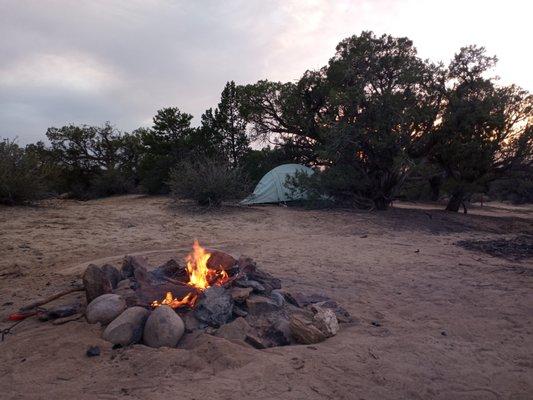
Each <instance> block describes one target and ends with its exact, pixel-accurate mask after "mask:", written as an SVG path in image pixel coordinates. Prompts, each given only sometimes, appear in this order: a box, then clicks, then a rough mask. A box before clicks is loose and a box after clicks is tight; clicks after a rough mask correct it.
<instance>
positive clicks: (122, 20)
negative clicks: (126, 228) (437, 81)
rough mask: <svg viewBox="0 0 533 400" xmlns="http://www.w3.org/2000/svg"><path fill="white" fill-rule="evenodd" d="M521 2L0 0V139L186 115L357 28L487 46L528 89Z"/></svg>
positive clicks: (427, 43) (307, 60)
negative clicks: (228, 87) (173, 110)
mask: <svg viewBox="0 0 533 400" xmlns="http://www.w3.org/2000/svg"><path fill="white" fill-rule="evenodd" d="M530 3H533V2H532V1H528V0H523V1H520V0H506V1H491V0H485V1H476V0H447V1H436V0H435V1H432V0H425V1H422V0H419V1H416V0H351V1H348V0H344V1H343V0H340V1H333V0H331V1H327V0H305V1H304V0H269V1H267V0H235V1H231V0H227V1H217V0H212V1H208V0H205V1H201V0H189V1H178V0H114V1H113V0H107V1H104V0H90V1H89V0H88V1H81V0H70V1H67V0H34V1H29V0H0V138H2V137H4V138H5V137H8V138H14V137H18V140H19V143H21V144H26V143H29V142H32V141H36V140H42V139H44V138H45V136H44V135H45V132H46V128H47V127H49V126H63V125H65V124H68V123H75V124H81V123H86V124H102V123H103V122H105V121H111V122H112V123H113V124H114V125H115V126H116V127H117V128H119V129H121V130H126V131H130V130H132V129H135V128H137V127H139V126H149V125H150V122H151V118H152V116H153V115H154V114H155V112H156V110H157V109H159V108H162V107H166V106H178V107H179V108H180V109H181V110H182V111H186V112H189V113H192V114H193V115H194V116H195V120H196V121H198V120H199V118H200V115H201V113H202V112H203V111H204V110H205V109H206V108H209V107H212V106H215V105H216V103H217V102H218V99H219V95H220V92H221V90H222V88H223V86H224V84H225V82H226V81H228V80H235V81H236V82H237V83H251V82H255V81H257V80H259V79H270V80H281V81H292V80H295V79H297V78H298V77H299V76H300V75H301V74H302V73H303V72H304V71H305V70H306V69H316V68H319V67H321V66H323V65H325V64H326V63H327V61H328V59H329V58H330V57H331V56H332V55H333V53H334V50H335V46H336V44H337V43H338V42H339V41H340V40H341V39H343V38H345V37H348V36H351V35H353V34H358V33H360V32H361V31H362V30H373V31H374V32H376V33H378V34H381V33H390V34H393V35H395V36H407V37H409V38H411V39H412V40H413V41H414V43H415V46H416V47H417V48H418V50H419V54H420V55H421V56H422V57H424V58H430V59H432V60H434V61H445V62H447V61H448V60H449V59H450V58H451V57H452V56H453V54H454V53H455V52H456V51H457V50H458V49H459V47H461V46H464V45H467V44H479V45H483V46H485V47H486V48H487V49H488V51H489V52H490V53H492V54H496V55H497V56H498V57H499V59H500V62H499V65H498V68H497V70H496V73H497V74H498V75H499V76H500V77H501V81H502V82H503V83H517V84H519V85H520V86H522V87H524V88H526V89H528V90H529V91H533V56H532V55H533V52H532V51H531V40H532V38H533V28H532V22H531V15H532V11H533V6H531V5H530Z"/></svg>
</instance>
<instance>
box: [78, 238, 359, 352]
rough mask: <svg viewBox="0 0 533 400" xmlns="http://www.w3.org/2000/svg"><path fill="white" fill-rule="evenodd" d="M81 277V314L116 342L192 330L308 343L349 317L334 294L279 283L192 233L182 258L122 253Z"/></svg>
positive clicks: (264, 342)
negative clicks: (157, 259)
mask: <svg viewBox="0 0 533 400" xmlns="http://www.w3.org/2000/svg"><path fill="white" fill-rule="evenodd" d="M83 283H84V287H85V294H86V298H87V304H88V305H87V309H86V317H87V320H88V322H89V323H100V324H101V325H102V326H105V329H104V330H103V333H102V336H103V338H104V339H106V340H108V341H110V342H112V343H113V344H115V345H121V346H126V345H130V344H134V343H144V344H146V345H148V346H151V347H161V346H168V347H175V346H177V345H178V343H179V342H180V340H181V338H182V336H183V335H186V334H194V333H198V332H205V333H208V334H212V335H216V336H220V337H224V338H226V339H229V340H239V341H243V342H245V343H247V344H248V345H251V346H253V347H255V348H259V349H263V348H268V347H273V346H284V345H290V344H296V343H302V344H311V343H317V342H320V341H323V340H325V339H326V338H328V337H331V336H333V335H335V334H336V333H337V332H338V330H339V323H344V322H350V321H351V317H350V315H349V314H348V312H347V311H346V310H345V309H343V308H342V307H341V306H340V305H339V304H338V303H337V302H336V301H334V300H332V299H330V298H328V297H326V296H324V295H322V294H303V293H299V292H289V291H287V290H283V289H282V287H281V281H280V280H279V279H277V278H275V277H274V276H272V275H271V274H269V273H267V272H265V271H263V270H261V269H260V268H259V267H258V266H257V264H256V263H255V262H254V261H253V260H252V259H251V258H249V257H240V258H239V259H235V258H234V257H232V256H231V255H229V254H226V253H224V252H221V251H218V250H207V249H204V248H203V247H201V246H200V244H199V243H198V242H197V241H195V242H194V245H193V249H192V251H191V253H190V254H189V255H188V256H187V257H186V259H185V265H183V264H181V263H180V262H178V261H177V260H175V259H170V260H168V261H167V262H166V263H164V264H163V265H160V266H158V267H156V268H153V267H152V266H150V265H149V263H148V262H147V261H146V259H144V258H143V257H139V256H126V257H125V258H124V260H123V263H122V266H121V268H120V270H119V269H117V268H115V267H114V266H112V265H109V264H106V265H103V266H96V265H89V266H88V267H87V269H86V271H85V273H84V275H83Z"/></svg>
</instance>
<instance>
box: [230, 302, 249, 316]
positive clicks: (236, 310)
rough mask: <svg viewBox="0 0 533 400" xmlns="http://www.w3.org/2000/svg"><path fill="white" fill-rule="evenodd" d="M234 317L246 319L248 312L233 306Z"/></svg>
mask: <svg viewBox="0 0 533 400" xmlns="http://www.w3.org/2000/svg"><path fill="white" fill-rule="evenodd" d="M233 315H235V316H236V317H246V316H247V315H248V311H245V310H243V309H242V308H240V307H238V306H236V305H235V304H234V305H233Z"/></svg>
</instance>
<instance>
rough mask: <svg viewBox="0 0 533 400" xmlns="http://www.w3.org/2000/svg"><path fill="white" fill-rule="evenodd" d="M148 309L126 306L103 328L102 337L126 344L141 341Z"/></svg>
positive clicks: (148, 313) (119, 343)
mask: <svg viewBox="0 0 533 400" xmlns="http://www.w3.org/2000/svg"><path fill="white" fill-rule="evenodd" d="M149 315H150V311H148V310H147V309H145V308H142V307H130V308H127V309H126V310H125V311H124V312H123V313H122V314H120V315H119V316H118V317H117V318H115V319H114V320H113V321H111V323H110V324H109V325H108V326H107V328H105V330H104V333H103V335H102V337H103V338H104V339H105V340H107V341H108V342H111V343H113V344H118V345H121V346H127V345H129V344H133V343H138V342H140V341H141V338H142V334H143V329H144V324H145V322H146V319H147V318H148V316H149Z"/></svg>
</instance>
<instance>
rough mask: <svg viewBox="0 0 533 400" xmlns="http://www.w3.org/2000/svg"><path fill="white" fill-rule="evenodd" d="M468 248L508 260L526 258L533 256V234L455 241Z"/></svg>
mask: <svg viewBox="0 0 533 400" xmlns="http://www.w3.org/2000/svg"><path fill="white" fill-rule="evenodd" d="M455 244H456V245H458V246H461V247H463V248H465V249H467V250H473V251H480V252H483V253H487V254H490V255H491V256H494V257H501V258H505V259H508V260H515V261H519V260H524V259H526V258H531V257H533V236H531V235H519V236H515V237H514V238H512V239H495V240H460V241H458V242H456V243H455Z"/></svg>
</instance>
